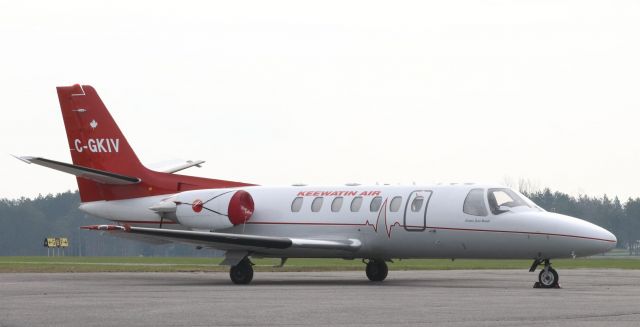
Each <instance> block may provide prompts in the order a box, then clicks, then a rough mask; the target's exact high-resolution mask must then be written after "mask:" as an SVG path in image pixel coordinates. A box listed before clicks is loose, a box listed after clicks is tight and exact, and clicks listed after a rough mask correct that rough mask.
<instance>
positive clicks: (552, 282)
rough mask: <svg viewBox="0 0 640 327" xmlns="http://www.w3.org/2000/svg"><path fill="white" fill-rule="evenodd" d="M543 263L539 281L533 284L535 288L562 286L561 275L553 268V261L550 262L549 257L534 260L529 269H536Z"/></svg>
mask: <svg viewBox="0 0 640 327" xmlns="http://www.w3.org/2000/svg"><path fill="white" fill-rule="evenodd" d="M541 263H544V268H542V270H540V274H539V275H538V281H537V282H536V283H535V284H533V288H560V277H559V276H558V272H557V271H556V270H555V269H553V268H551V262H549V259H544V260H543V259H536V260H534V261H533V264H532V265H531V269H529V271H531V272H533V271H535V270H536V268H537V267H538V265H540V264H541Z"/></svg>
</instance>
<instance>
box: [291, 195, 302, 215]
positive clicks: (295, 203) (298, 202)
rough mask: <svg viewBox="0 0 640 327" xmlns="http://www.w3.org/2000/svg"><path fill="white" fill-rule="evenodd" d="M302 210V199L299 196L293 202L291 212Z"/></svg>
mask: <svg viewBox="0 0 640 327" xmlns="http://www.w3.org/2000/svg"><path fill="white" fill-rule="evenodd" d="M300 209H302V197H301V196H299V197H297V198H295V199H293V202H291V212H299V211H300Z"/></svg>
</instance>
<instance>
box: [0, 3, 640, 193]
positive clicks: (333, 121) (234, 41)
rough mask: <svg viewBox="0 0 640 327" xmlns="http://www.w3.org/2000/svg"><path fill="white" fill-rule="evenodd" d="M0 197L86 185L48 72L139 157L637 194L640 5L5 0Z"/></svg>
mask: <svg viewBox="0 0 640 327" xmlns="http://www.w3.org/2000/svg"><path fill="white" fill-rule="evenodd" d="M0 42H1V43H0V88H1V89H2V91H1V92H0V110H1V112H2V132H1V133H2V134H1V136H2V137H1V138H0V149H1V151H0V152H2V153H4V154H3V155H0V165H1V167H2V168H3V169H2V171H3V172H2V174H3V178H2V183H1V184H0V197H8V198H15V197H20V196H23V195H24V196H35V195H37V194H38V193H42V194H47V193H50V192H53V193H55V192H62V191H66V190H69V189H76V185H75V179H74V178H73V177H71V176H70V175H66V174H63V173H60V172H55V171H50V170H48V169H46V168H43V167H39V166H35V165H26V164H24V163H22V162H20V161H18V160H16V159H14V158H12V157H11V156H10V154H16V155H37V156H44V157H47V158H50V159H54V160H61V161H67V162H70V160H71V159H70V155H69V150H68V144H67V141H66V137H65V134H64V133H65V132H64V127H63V123H62V117H61V114H60V109H59V106H58V99H57V94H56V91H55V87H56V86H60V85H71V84H74V83H82V84H89V85H93V86H94V87H95V88H96V90H97V91H98V93H99V94H100V96H101V97H102V100H103V101H104V102H105V104H106V105H107V107H108V108H109V109H110V111H111V113H112V115H113V116H114V118H115V119H116V120H117V122H118V123H119V125H120V127H121V129H122V130H123V132H124V133H125V135H126V136H127V138H128V140H129V142H130V143H131V145H132V146H133V147H134V149H135V150H136V152H137V153H138V155H139V157H140V158H141V160H142V161H143V162H145V163H152V162H157V161H162V160H166V159H174V158H183V159H202V160H206V161H207V163H206V164H205V166H204V167H203V168H200V169H198V168H193V169H190V170H188V172H189V173H190V174H194V175H200V176H205V177H214V178H222V179H230V180H238V181H246V182H254V183H259V184H276V185H286V184H292V183H307V184H322V185H326V184H343V183H347V182H360V183H376V182H379V183H393V184H396V183H402V184H411V183H413V182H416V183H432V182H468V181H480V182H504V181H505V178H507V179H511V180H517V179H519V178H524V179H529V180H531V181H533V182H534V183H535V184H536V185H538V186H539V187H545V186H548V187H551V188H552V189H555V190H559V191H563V192H568V193H571V194H588V195H602V194H604V193H607V194H609V195H619V196H621V197H622V198H627V197H629V196H633V197H638V196H640V187H638V182H639V180H638V177H640V174H639V172H638V168H639V167H640V142H639V141H640V137H639V136H640V126H639V120H638V117H640V114H639V109H640V97H639V94H640V2H639V1H610V0H604V1H584V0H578V1H539V0H536V1H477V0H473V1H438V2H426V1H416V2H408V1H387V2H377V1H315V2H309V1H219V2H212V1H202V2H191V1H168V2H161V1H86V0H83V1H60V0H57V1H7V0H0Z"/></svg>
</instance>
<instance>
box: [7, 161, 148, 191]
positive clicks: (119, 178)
mask: <svg viewBox="0 0 640 327" xmlns="http://www.w3.org/2000/svg"><path fill="white" fill-rule="evenodd" d="M16 158H18V159H20V160H22V161H24V162H26V163H29V164H32V163H33V164H36V165H40V166H43V167H47V168H51V169H55V170H58V171H61V172H65V173H67V174H71V175H76V176H78V177H81V178H85V179H89V180H92V181H94V182H97V183H102V184H116V185H129V184H137V183H139V182H140V178H137V177H131V176H125V175H120V174H116V173H111V172H108V171H104V170H98V169H93V168H88V167H83V166H78V165H72V164H68V163H64V162H59V161H55V160H49V159H45V158H39V157H16Z"/></svg>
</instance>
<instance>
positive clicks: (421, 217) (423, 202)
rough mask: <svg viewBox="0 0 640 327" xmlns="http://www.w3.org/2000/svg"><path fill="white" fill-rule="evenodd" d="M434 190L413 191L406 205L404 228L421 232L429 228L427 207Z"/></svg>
mask: <svg viewBox="0 0 640 327" xmlns="http://www.w3.org/2000/svg"><path fill="white" fill-rule="evenodd" d="M431 194H432V191H428V190H418V191H413V192H411V194H409V197H408V198H407V203H406V205H405V206H404V229H405V230H408V231H417V232H421V231H424V230H425V229H427V209H428V207H429V200H430V199H431Z"/></svg>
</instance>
